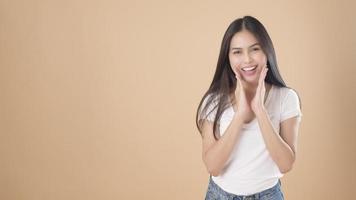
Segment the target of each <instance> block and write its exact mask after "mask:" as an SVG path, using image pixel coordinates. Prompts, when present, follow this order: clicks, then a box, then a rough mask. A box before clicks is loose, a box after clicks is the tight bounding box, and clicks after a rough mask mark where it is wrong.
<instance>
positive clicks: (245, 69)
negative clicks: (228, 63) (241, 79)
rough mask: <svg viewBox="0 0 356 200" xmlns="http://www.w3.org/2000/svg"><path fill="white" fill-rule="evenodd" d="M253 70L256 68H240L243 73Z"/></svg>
mask: <svg viewBox="0 0 356 200" xmlns="http://www.w3.org/2000/svg"><path fill="white" fill-rule="evenodd" d="M255 68H256V66H255V67H244V68H242V70H244V71H252V70H254V69H255Z"/></svg>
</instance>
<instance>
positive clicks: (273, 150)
mask: <svg viewBox="0 0 356 200" xmlns="http://www.w3.org/2000/svg"><path fill="white" fill-rule="evenodd" d="M256 117H257V120H258V124H259V126H260V129H261V132H262V136H263V139H264V141H265V144H266V147H267V149H268V152H269V154H270V155H271V157H272V159H273V160H274V161H275V162H276V164H277V165H278V168H279V170H280V171H281V172H282V173H286V172H288V171H289V170H290V169H291V168H292V166H293V163H294V160H295V155H294V152H293V150H292V149H291V148H290V146H289V145H288V144H287V143H286V142H285V141H284V140H283V139H282V137H281V136H280V135H279V133H278V132H277V131H275V129H274V127H273V126H272V122H271V120H270V118H269V116H268V114H267V111H266V110H264V109H261V110H260V111H259V112H257V113H256Z"/></svg>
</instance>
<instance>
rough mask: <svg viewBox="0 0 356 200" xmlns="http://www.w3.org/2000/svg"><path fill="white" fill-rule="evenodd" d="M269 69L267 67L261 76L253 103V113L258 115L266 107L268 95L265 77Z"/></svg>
mask: <svg viewBox="0 0 356 200" xmlns="http://www.w3.org/2000/svg"><path fill="white" fill-rule="evenodd" d="M267 71H268V68H267V66H265V67H264V68H263V69H262V71H261V74H260V77H259V80H258V86H257V89H256V94H255V96H254V98H253V99H252V101H251V108H252V110H253V112H254V113H255V114H256V115H257V113H259V112H260V111H262V110H263V109H264V108H265V107H264V99H265V94H266V87H265V77H266V75H267Z"/></svg>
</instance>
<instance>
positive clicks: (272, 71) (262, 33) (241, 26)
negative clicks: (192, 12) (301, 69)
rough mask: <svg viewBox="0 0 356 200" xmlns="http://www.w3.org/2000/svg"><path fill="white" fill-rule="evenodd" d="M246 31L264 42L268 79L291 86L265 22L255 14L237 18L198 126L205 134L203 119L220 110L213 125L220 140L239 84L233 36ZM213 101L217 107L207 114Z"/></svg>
mask: <svg viewBox="0 0 356 200" xmlns="http://www.w3.org/2000/svg"><path fill="white" fill-rule="evenodd" d="M242 30H247V31H249V32H250V33H252V34H253V35H254V36H255V37H256V39H257V41H258V42H259V43H260V45H261V48H262V51H263V52H264V53H265V54H266V56H267V68H269V69H268V72H267V75H266V78H265V81H266V82H267V83H269V84H272V85H275V86H278V87H287V86H286V84H285V82H284V81H283V79H282V77H281V75H280V73H279V70H278V66H277V59H276V54H275V51H274V48H273V44H272V40H271V38H270V37H269V35H268V33H267V31H266V29H265V27H264V26H263V25H262V23H261V22H259V21H258V20H257V19H256V18H254V17H252V16H244V17H243V18H239V19H236V20H234V21H233V22H232V23H231V24H230V25H229V27H228V28H227V30H226V32H225V34H224V37H223V40H222V43H221V47H220V53H219V58H218V63H217V66H216V70H215V74H214V78H213V81H212V83H211V84H210V87H209V89H208V91H206V93H205V94H204V95H203V98H202V99H201V101H200V103H199V106H198V109H197V112H196V125H197V127H198V130H199V133H200V134H202V121H201V120H200V119H202V116H206V115H209V114H210V113H211V112H212V111H213V110H216V115H215V119H214V125H213V133H214V138H215V139H218V136H217V122H218V121H219V120H220V118H221V115H222V113H223V112H224V111H225V110H226V109H227V108H228V107H229V106H230V102H229V101H230V100H229V95H230V94H231V93H232V92H234V91H235V89H236V83H237V80H236V78H235V74H234V72H233V71H232V69H231V66H230V62H229V57H228V54H229V49H230V42H231V39H232V37H233V36H234V35H235V34H236V33H237V32H240V31H242ZM206 97H208V98H207V99H206V103H204V107H203V108H202V104H203V102H204V100H205V98H206ZM213 101H215V102H217V103H216V105H215V107H214V108H213V109H212V110H211V111H210V113H208V114H206V111H207V108H208V107H209V105H211V104H212V102H213Z"/></svg>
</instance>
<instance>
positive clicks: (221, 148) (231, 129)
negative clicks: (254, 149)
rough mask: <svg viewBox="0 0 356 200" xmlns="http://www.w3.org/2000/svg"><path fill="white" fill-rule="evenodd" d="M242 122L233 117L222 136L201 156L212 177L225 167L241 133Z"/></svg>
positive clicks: (238, 118) (235, 116)
mask: <svg viewBox="0 0 356 200" xmlns="http://www.w3.org/2000/svg"><path fill="white" fill-rule="evenodd" d="M242 125H243V122H242V120H241V118H240V117H238V116H237V115H236V114H235V115H234V117H233V119H232V121H231V123H230V124H229V126H228V127H227V129H226V130H225V133H224V134H223V136H221V137H220V139H219V140H218V141H217V142H216V143H215V144H214V145H213V146H212V147H211V148H210V149H209V150H208V151H207V152H205V154H204V156H203V160H204V163H205V165H206V166H207V168H208V171H209V173H210V174H211V175H213V176H218V175H219V174H220V172H221V170H222V169H223V168H224V166H225V165H226V162H227V160H228V159H229V157H230V155H231V152H232V150H233V149H234V146H235V144H236V142H237V141H238V138H239V135H240V133H241V128H242Z"/></svg>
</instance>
